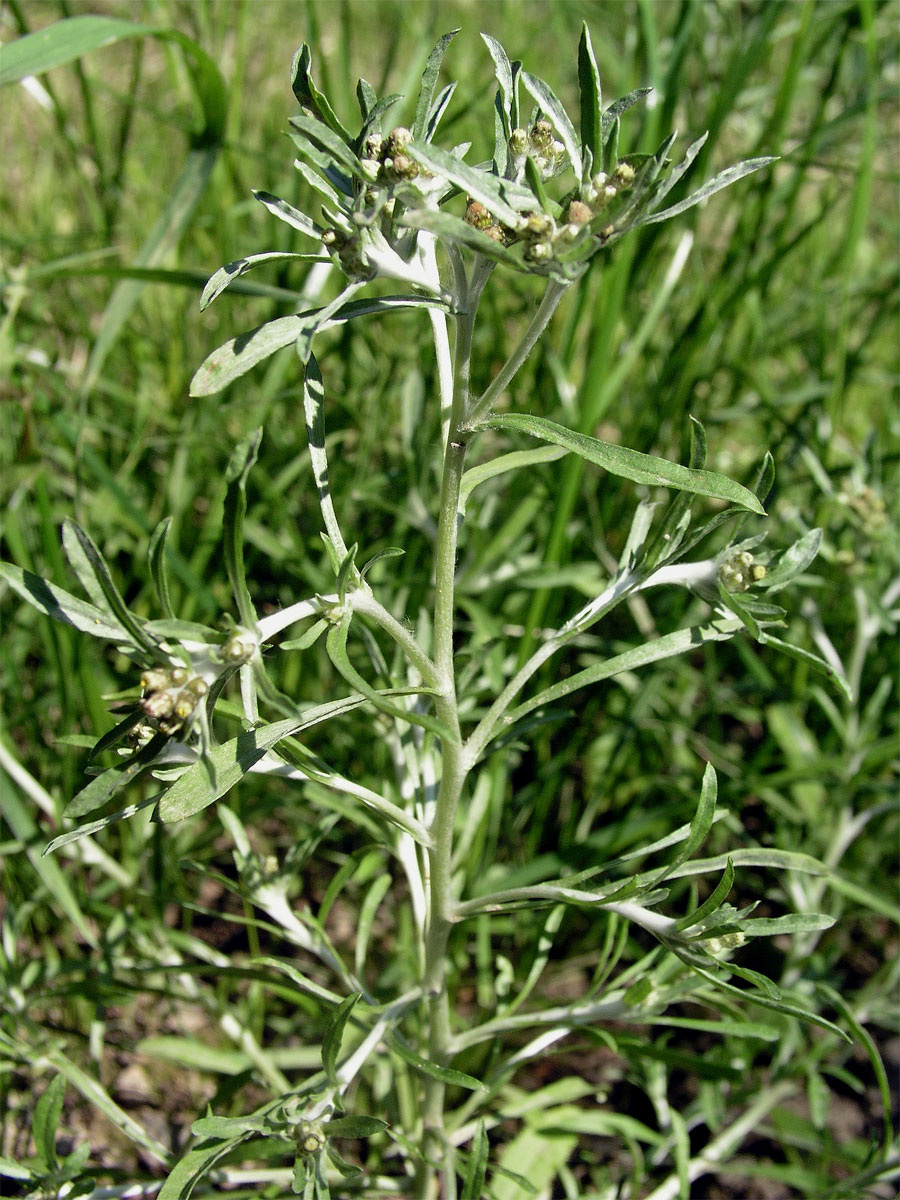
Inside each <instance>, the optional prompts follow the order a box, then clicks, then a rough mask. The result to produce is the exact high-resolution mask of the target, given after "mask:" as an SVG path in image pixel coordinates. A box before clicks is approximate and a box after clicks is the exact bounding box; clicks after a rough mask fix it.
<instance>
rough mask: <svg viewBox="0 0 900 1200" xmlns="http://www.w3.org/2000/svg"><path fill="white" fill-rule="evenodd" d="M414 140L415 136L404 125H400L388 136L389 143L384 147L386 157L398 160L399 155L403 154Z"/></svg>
mask: <svg viewBox="0 0 900 1200" xmlns="http://www.w3.org/2000/svg"><path fill="white" fill-rule="evenodd" d="M412 140H413V135H412V133H410V131H409V130H408V129H407V128H406V127H405V126H403V125H398V126H397V128H396V129H392V130H391V132H390V133H389V134H388V136H387V141H386V143H385V146H384V155H385V156H387V157H390V158H396V156H397V155H398V154H402V153H403V151H404V150H405V149H406V147H407V146H408V145H409V143H410V142H411V141H412Z"/></svg>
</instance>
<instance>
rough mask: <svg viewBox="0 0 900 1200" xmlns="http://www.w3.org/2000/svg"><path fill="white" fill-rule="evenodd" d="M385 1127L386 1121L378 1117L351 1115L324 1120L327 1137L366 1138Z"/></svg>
mask: <svg viewBox="0 0 900 1200" xmlns="http://www.w3.org/2000/svg"><path fill="white" fill-rule="evenodd" d="M382 1129H387V1121H380V1120H379V1119H378V1117H367V1116H363V1115H360V1116H352V1117H332V1118H331V1120H329V1121H326V1122H325V1132H326V1133H327V1134H328V1136H329V1137H346V1138H367V1137H372V1136H373V1134H376V1133H381V1131H382Z"/></svg>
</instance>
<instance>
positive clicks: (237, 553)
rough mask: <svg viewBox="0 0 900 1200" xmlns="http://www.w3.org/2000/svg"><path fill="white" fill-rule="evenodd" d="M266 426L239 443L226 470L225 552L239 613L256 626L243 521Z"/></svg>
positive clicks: (226, 565)
mask: <svg viewBox="0 0 900 1200" xmlns="http://www.w3.org/2000/svg"><path fill="white" fill-rule="evenodd" d="M262 432H263V431H262V429H261V428H260V429H255V430H254V431H253V432H252V433H249V434H247V436H246V437H245V438H243V439H242V440H241V442H239V443H238V445H237V446H236V447H235V449H234V452H233V453H232V455H231V459H230V461H229V463H228V467H227V469H226V471H225V482H226V483H227V485H228V487H227V490H226V493H225V506H224V512H223V515H222V544H223V548H224V552H225V570H226V572H227V574H228V581H229V583H230V584H231V591H232V594H233V595H234V599H235V604H236V605H237V610H238V616H239V617H240V619H241V621H242V622H243V623H244V625H246V626H248V627H249V628H252V627H253V626H254V625H255V624H256V609H255V608H254V606H253V600H252V599H251V597H250V591H249V589H248V587H247V576H246V572H245V570H244V543H243V525H244V516H245V514H246V512H247V476H248V474H249V473H250V469H251V468H252V466H253V464H254V463H255V462H256V456H257V454H258V453H259V444H260V442H261V441H262Z"/></svg>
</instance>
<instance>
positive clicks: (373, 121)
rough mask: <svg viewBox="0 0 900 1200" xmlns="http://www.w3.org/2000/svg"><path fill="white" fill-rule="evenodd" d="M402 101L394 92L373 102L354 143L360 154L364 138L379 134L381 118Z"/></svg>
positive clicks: (397, 93)
mask: <svg viewBox="0 0 900 1200" xmlns="http://www.w3.org/2000/svg"><path fill="white" fill-rule="evenodd" d="M360 83H362V80H360ZM402 99H403V97H402V96H401V95H400V93H399V92H394V93H393V94H392V95H390V96H382V97H381V99H380V100H378V101H376V102H375V104H374V105H373V106H372V109H371V111H370V112H369V113H368V114H367V115H366V117H365V120H364V121H363V126H362V129H360V131H359V135H358V136H357V138H356V141H355V143H354V144H355V146H356V148H357V151H358V152H360V153H361V152H362V149H363V146H364V145H365V142H366V138H367V137H368V136H369V134H370V133H377V134H380V133H381V118H382V117H383V116H384V114H385V113H386V112H388V111H389V110H390V109H392V108H393V107H394V105H395V104H396V103H397V102H398V101H400V100H402Z"/></svg>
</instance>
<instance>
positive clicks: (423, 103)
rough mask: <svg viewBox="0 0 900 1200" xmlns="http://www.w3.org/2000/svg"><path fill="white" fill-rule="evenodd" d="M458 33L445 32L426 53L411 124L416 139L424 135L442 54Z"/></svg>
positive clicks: (418, 139)
mask: <svg viewBox="0 0 900 1200" xmlns="http://www.w3.org/2000/svg"><path fill="white" fill-rule="evenodd" d="M458 33H459V30H458V29H451V30H450V32H449V33H445V34H444V35H443V36H442V37H441V38H439V39H438V43H437V45H436V46H435V47H434V49H433V50H432V51H431V53H430V54H429V55H428V60H427V62H426V63H425V70H424V71H423V72H422V82H421V84H420V86H419V95H418V97H417V99H416V115H415V119H414V121H413V125H412V135H413V138H415V140H416V141H421V140H422V139H423V137H424V134H425V129H426V126H427V122H428V113H429V110H430V108H431V101H432V98H433V97H434V89H435V86H436V84H437V79H438V75H439V74H440V72H441V64H442V63H443V61H444V55H445V54H446V53H447V47H448V46H449V45H450V43H451V42H452V41H453V39H454V38H455V37H456V35H457V34H458Z"/></svg>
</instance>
